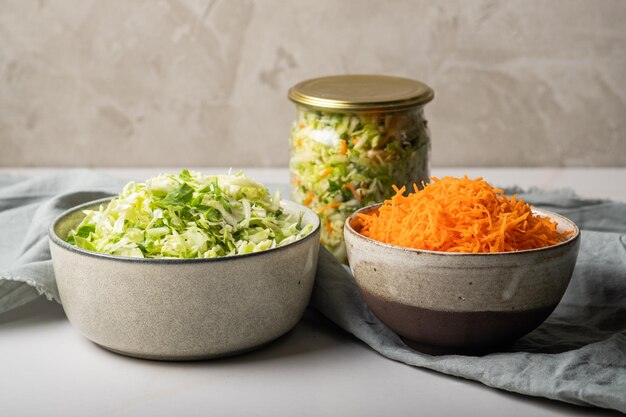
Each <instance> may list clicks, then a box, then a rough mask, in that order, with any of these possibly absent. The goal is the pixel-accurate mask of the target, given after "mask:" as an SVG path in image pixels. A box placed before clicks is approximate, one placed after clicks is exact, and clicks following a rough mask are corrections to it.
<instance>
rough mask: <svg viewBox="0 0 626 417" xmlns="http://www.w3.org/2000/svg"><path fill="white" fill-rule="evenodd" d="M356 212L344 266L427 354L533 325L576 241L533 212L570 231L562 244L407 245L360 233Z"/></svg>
mask: <svg viewBox="0 0 626 417" xmlns="http://www.w3.org/2000/svg"><path fill="white" fill-rule="evenodd" d="M379 206H380V205H374V206H369V207H366V208H363V209H361V210H359V211H357V212H356V213H355V214H354V215H352V216H351V217H350V218H348V219H347V220H346V224H345V228H344V234H345V240H346V246H347V251H348V259H349V261H350V267H351V268H352V271H353V273H354V277H355V280H356V283H357V285H358V287H359V290H360V292H361V294H362V296H363V299H364V301H365V302H366V303H367V305H368V306H369V308H370V310H371V311H372V312H373V313H374V314H375V315H376V316H377V317H378V318H379V319H380V320H381V321H382V322H383V323H385V324H386V325H387V326H388V327H389V328H391V329H392V330H394V331H395V332H396V333H398V334H399V335H400V336H402V337H403V338H405V340H406V341H407V344H409V345H411V346H413V347H414V348H416V349H418V350H422V351H425V352H428V353H454V352H456V353H484V352H488V351H493V350H497V349H500V348H502V347H504V346H506V345H509V344H511V343H512V342H513V341H515V340H516V339H518V338H520V337H521V336H523V335H525V334H526V333H528V332H530V331H531V330H533V329H534V328H536V327H537V326H539V325H540V324H541V323H542V322H543V321H544V320H545V319H546V318H547V317H548V316H549V315H550V314H551V313H552V311H553V310H554V309H555V308H556V306H557V304H558V303H559V301H560V300H561V297H562V296H563V294H564V292H565V289H566V288H567V285H568V284H569V281H570V278H571V276H572V272H573V270H574V265H575V264H576V257H577V255H578V247H579V244H580V238H579V236H580V233H579V230H578V227H577V226H576V225H575V224H574V223H573V222H572V221H570V220H568V219H566V218H565V217H563V216H560V215H558V214H556V213H552V212H549V211H546V210H539V209H534V212H535V213H536V214H539V215H541V216H546V217H550V218H551V219H552V220H555V221H557V222H558V229H559V230H573V231H574V233H573V234H572V235H571V236H570V238H569V239H568V240H567V241H565V242H562V243H559V244H557V245H554V246H550V247H547V248H542V249H534V250H526V251H519V252H501V253H482V254H467V253H448V252H435V251H426V250H417V249H407V248H402V247H398V246H394V245H389V244H385V243H381V242H378V241H375V240H372V239H369V238H367V237H365V236H363V235H361V234H360V233H359V228H358V221H355V218H356V216H357V215H358V213H364V212H365V213H368V212H373V211H376V210H378V207H379Z"/></svg>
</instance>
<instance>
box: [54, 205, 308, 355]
mask: <svg viewBox="0 0 626 417" xmlns="http://www.w3.org/2000/svg"><path fill="white" fill-rule="evenodd" d="M108 200H109V199H102V200H97V201H93V202H91V203H87V204H83V205H81V206H78V207H75V208H73V209H71V210H68V211H66V212H65V213H63V214H61V215H60V216H59V217H57V219H56V220H55V221H54V222H53V224H52V225H51V227H50V231H49V241H50V251H51V254H52V261H53V265H54V273H55V276H56V280H57V285H58V288H59V294H60V297H61V301H62V303H63V309H64V310H65V313H66V314H67V317H68V319H69V320H70V322H71V323H72V325H73V326H74V327H75V328H76V329H78V330H79V331H80V332H81V333H82V334H83V335H84V336H85V337H87V338H88V339H90V340H91V341H93V342H95V343H96V344H98V345H100V346H102V347H104V348H106V349H108V350H111V351H114V352H117V353H122V354H124V355H129V356H134V357H139V358H147V359H159V360H197V359H206V358H215V357H222V356H226V355H232V354H236V353H241V352H246V351H249V350H252V349H255V348H257V347H260V346H263V345H265V344H267V343H269V342H271V341H272V340H274V339H276V338H278V337H279V336H281V335H283V334H285V333H286V332H288V331H289V330H291V329H292V328H293V327H294V326H295V325H296V324H297V323H298V321H299V320H300V318H301V317H302V315H303V313H304V311H305V309H306V306H307V304H308V302H309V298H310V296H311V291H312V289H313V282H314V280H315V271H316V266H317V256H318V250H319V239H320V227H319V224H320V223H319V218H318V216H317V215H316V214H315V213H314V212H312V211H311V210H309V209H307V208H305V207H302V206H299V205H297V204H295V203H292V202H286V201H285V202H282V203H281V206H282V208H283V210H284V211H286V212H288V213H294V214H295V213H300V212H303V213H304V215H303V218H302V221H303V223H304V224H312V225H313V226H314V231H313V232H311V233H310V234H309V235H307V236H305V237H304V238H302V239H300V240H297V241H295V242H292V243H290V244H287V245H285V246H282V247H278V248H274V249H269V250H266V251H263V252H256V253H251V254H245V255H235V256H226V257H221V258H212V259H174V258H159V259H154V258H151V259H140V258H130V257H122V256H114V255H107V254H102V253H96V252H91V251H87V250H84V249H80V248H78V247H76V246H73V245H70V244H68V243H67V242H65V238H66V236H67V234H68V232H69V231H70V230H72V229H73V228H74V227H75V226H77V225H78V224H79V223H80V222H81V220H82V219H83V218H84V213H83V210H88V209H97V208H98V207H99V206H100V205H101V204H106V203H107V202H108Z"/></svg>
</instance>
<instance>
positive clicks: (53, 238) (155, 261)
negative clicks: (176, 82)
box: [48, 196, 321, 265]
mask: <svg viewBox="0 0 626 417" xmlns="http://www.w3.org/2000/svg"><path fill="white" fill-rule="evenodd" d="M115 197H116V196H111V197H105V198H99V199H97V200H92V201H88V202H86V203H82V204H79V205H77V206H74V207H72V208H70V209H67V210H65V211H64V212H62V213H61V214H59V215H58V216H56V217H55V219H54V220H53V221H52V223H51V224H50V226H49V227H48V238H49V241H50V242H52V243H54V244H55V245H57V246H58V247H60V248H62V249H65V250H67V251H70V252H74V253H76V254H78V255H86V256H90V257H94V258H101V259H109V260H115V261H122V262H131V263H140V264H152V265H159V264H168V265H176V264H194V263H213V262H225V261H235V260H240V259H244V258H251V257H254V256H258V255H263V254H267V253H273V252H276V251H279V250H281V249H286V248H289V247H292V246H294V245H298V244H301V243H304V242H305V241H308V240H309V239H313V238H314V237H315V236H316V235H319V234H320V230H321V222H320V219H319V216H318V215H317V214H316V213H315V212H314V211H313V210H311V209H310V208H308V207H305V206H302V205H300V204H297V203H295V202H293V201H290V200H281V202H280V204H281V205H282V204H283V203H287V204H288V205H292V206H294V207H297V208H298V209H301V210H303V211H308V212H310V213H311V214H313V215H314V217H313V218H314V219H315V224H314V225H313V230H312V231H311V233H309V234H308V235H306V236H304V237H303V238H301V239H298V240H296V241H294V242H291V243H288V244H286V245H285V246H277V247H275V248H270V249H266V250H263V251H260V252H251V253H243V254H237V255H228V256H219V257H217V258H133V257H130V256H120V255H111V254H108V253H101V252H93V251H90V250H87V249H82V248H79V247H77V246H74V245H71V244H69V243H67V242H66V241H64V240H63V239H61V238H60V237H59V236H58V235H57V234H56V232H55V228H56V226H57V224H58V223H59V222H60V221H61V220H62V219H64V218H65V217H67V216H69V215H71V214H73V213H75V212H77V211H81V210H85V209H87V208H88V207H93V206H97V205H101V204H103V203H105V202H107V201H110V200H112V199H113V198H115Z"/></svg>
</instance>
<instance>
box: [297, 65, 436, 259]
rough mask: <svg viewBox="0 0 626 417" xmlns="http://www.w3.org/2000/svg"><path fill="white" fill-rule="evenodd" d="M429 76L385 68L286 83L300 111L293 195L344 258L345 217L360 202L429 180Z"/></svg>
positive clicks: (331, 247)
mask: <svg viewBox="0 0 626 417" xmlns="http://www.w3.org/2000/svg"><path fill="white" fill-rule="evenodd" d="M433 96H434V94H433V91H432V89H430V88H429V87H428V86H426V85H425V84H423V83H421V82H419V81H415V80H410V79H407V78H400V77H391V76H381V75H344V76H332V77H323V78H317V79H312V80H308V81H304V82H302V83H299V84H297V85H296V86H294V87H293V88H292V89H291V90H290V91H289V98H290V99H291V100H292V101H294V102H295V103H296V107H297V115H296V119H295V121H294V123H293V125H292V127H291V136H290V163H289V166H290V174H291V185H292V192H293V198H294V200H295V201H296V202H298V203H301V204H304V205H306V206H308V207H310V208H311V209H313V210H314V211H316V212H317V214H318V215H319V216H320V218H321V220H322V225H323V228H322V237H321V241H322V244H323V245H324V246H325V247H326V248H327V249H328V250H330V251H331V252H332V253H333V254H334V255H335V257H337V258H338V259H339V260H341V261H343V262H345V261H346V250H345V245H344V242H343V225H344V222H345V219H346V218H347V217H348V216H349V215H350V214H352V213H353V212H354V211H356V210H357V209H359V208H361V207H364V206H367V205H370V204H374V203H378V202H382V201H383V200H385V199H387V198H390V197H391V196H392V192H391V191H390V190H393V189H392V185H396V186H398V187H402V186H403V185H411V184H413V183H418V184H419V183H421V182H422V181H428V177H429V157H430V134H429V131H428V127H427V122H426V119H425V118H424V110H423V106H424V104H426V103H428V102H429V101H431V100H432V99H433Z"/></svg>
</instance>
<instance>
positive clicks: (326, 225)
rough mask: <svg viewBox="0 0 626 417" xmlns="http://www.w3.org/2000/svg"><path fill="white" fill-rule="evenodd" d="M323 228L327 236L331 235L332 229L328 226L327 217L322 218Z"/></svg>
mask: <svg viewBox="0 0 626 417" xmlns="http://www.w3.org/2000/svg"><path fill="white" fill-rule="evenodd" d="M324 226H325V227H326V232H328V234H329V235H330V234H332V233H333V228H332V227H331V225H330V220H328V218H327V217H325V218H324Z"/></svg>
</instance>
